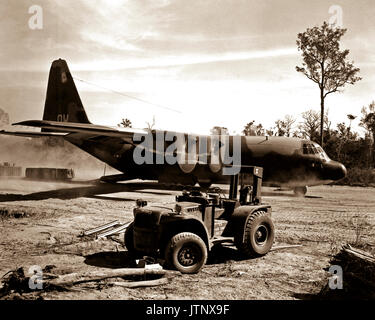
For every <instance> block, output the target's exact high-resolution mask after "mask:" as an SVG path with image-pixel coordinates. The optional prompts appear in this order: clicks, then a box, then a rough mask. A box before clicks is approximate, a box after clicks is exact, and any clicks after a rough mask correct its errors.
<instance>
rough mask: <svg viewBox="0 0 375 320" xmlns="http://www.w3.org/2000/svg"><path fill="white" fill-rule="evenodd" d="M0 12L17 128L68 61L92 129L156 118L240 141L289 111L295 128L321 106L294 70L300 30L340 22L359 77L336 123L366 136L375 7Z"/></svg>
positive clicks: (3, 75)
mask: <svg viewBox="0 0 375 320" xmlns="http://www.w3.org/2000/svg"><path fill="white" fill-rule="evenodd" d="M34 5H37V6H38V8H41V9H42V15H40V11H34V10H33V6H34ZM38 10H39V9H38ZM0 13H1V20H0V40H1V49H0V108H1V109H3V110H5V111H6V112H8V113H9V117H10V121H11V122H17V121H22V120H28V119H41V118H42V114H43V107H44V100H45V92H46V88H47V79H48V72H49V68H50V65H51V63H52V61H53V60H55V59H58V58H62V59H65V60H66V61H67V63H68V65H69V69H70V71H71V73H72V75H73V77H74V78H75V79H76V80H75V82H76V86H77V89H78V91H79V93H80V97H81V100H82V102H83V105H84V107H85V110H86V113H87V115H88V117H89V119H90V121H91V122H92V123H95V124H102V125H109V126H116V125H117V124H118V123H119V122H120V121H121V119H122V118H128V119H130V120H131V121H132V123H133V126H134V127H138V128H144V127H147V123H149V124H151V123H152V122H153V119H154V120H155V125H154V128H157V129H165V130H177V131H184V132H194V133H202V134H207V133H209V132H210V129H211V128H212V127H213V126H224V127H227V128H228V129H229V131H230V133H232V134H239V133H241V131H242V130H243V128H244V126H245V125H246V124H247V123H248V122H250V121H253V120H255V122H256V123H262V125H263V127H265V128H270V127H272V126H274V122H275V121H276V120H278V119H282V118H284V117H285V115H292V116H293V117H295V118H296V120H297V121H296V124H298V122H299V121H301V113H302V112H304V111H307V110H309V109H314V110H316V111H319V110H320V100H319V89H318V87H317V85H316V84H315V83H313V82H312V81H311V80H309V79H307V78H306V77H305V76H304V75H303V74H301V73H298V72H297V71H296V70H295V67H296V66H297V65H301V62H302V59H301V53H300V52H298V50H297V45H296V39H297V34H298V33H299V32H303V31H305V30H306V29H307V28H311V27H313V26H320V25H321V24H322V23H323V21H330V19H336V18H338V20H337V19H336V21H339V23H342V26H343V27H344V28H347V32H346V34H345V35H344V37H343V38H342V40H341V48H343V49H349V50H350V54H349V60H353V61H354V65H355V66H356V67H359V68H360V70H361V71H360V76H361V77H362V80H361V81H360V82H358V83H356V84H355V85H347V86H345V88H344V90H343V92H340V93H334V94H331V95H329V96H328V97H327V99H326V107H328V110H329V117H330V120H331V122H332V127H334V126H335V125H336V124H337V123H339V122H345V123H346V124H349V120H348V118H347V114H353V115H356V116H357V118H356V119H355V120H354V121H353V124H352V126H353V128H354V129H355V130H358V132H360V133H361V132H363V129H361V128H359V127H358V122H359V119H360V116H361V108H362V107H363V106H367V105H368V104H370V103H371V102H372V101H373V100H375V90H374V89H375V72H374V71H375V41H374V36H373V35H374V32H375V19H373V17H374V16H375V5H374V2H373V0H358V1H338V0H337V1H323V0H318V1H307V0H284V1H278V0H190V1H186V0H111V1H104V0H96V1H94V0H84V1H77V0H63V1H57V0H55V1H53V0H28V1H27V0H17V1H9V0H8V1H5V0H4V1H1V2H0ZM37 13H39V14H38V15H36V14H37ZM36 17H38V20H35V18H36ZM40 17H42V20H41V19H40ZM36 25H37V27H38V28H35V26H36ZM33 28H34V29H33ZM39 28H40V29H39ZM80 80H84V82H83V81H80ZM129 96H131V97H135V98H138V99H140V100H143V101H147V102H150V103H145V102H143V101H140V100H136V99H131V98H129Z"/></svg>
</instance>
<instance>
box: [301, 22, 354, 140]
mask: <svg viewBox="0 0 375 320" xmlns="http://www.w3.org/2000/svg"><path fill="white" fill-rule="evenodd" d="M345 32H346V29H343V28H340V27H333V26H331V25H329V24H328V23H327V22H324V23H323V25H322V26H321V27H314V28H308V29H307V30H306V31H305V32H302V33H299V34H298V36H297V37H298V39H297V46H298V50H299V51H302V58H303V62H302V67H298V66H297V67H296V70H297V71H298V72H301V73H303V74H304V75H305V76H306V77H307V78H308V79H310V80H312V81H313V82H315V83H316V84H317V85H318V86H319V90H320V144H321V146H323V135H324V128H323V125H324V114H325V113H324V100H325V98H326V97H327V95H329V94H331V93H334V92H339V89H340V88H341V87H344V86H345V85H346V84H354V83H356V82H357V81H359V80H361V78H360V77H358V76H357V73H358V72H359V68H355V67H354V64H353V62H349V61H347V57H348V54H349V50H347V49H346V50H342V51H341V50H340V44H339V42H340V39H341V37H342V36H343V35H344V34H345Z"/></svg>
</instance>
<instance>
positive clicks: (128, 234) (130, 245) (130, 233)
mask: <svg viewBox="0 0 375 320" xmlns="http://www.w3.org/2000/svg"><path fill="white" fill-rule="evenodd" d="M124 242H125V247H126V249H127V250H128V252H129V253H130V254H131V255H133V256H136V255H138V254H139V253H138V251H137V250H135V248H134V222H132V223H131V224H130V225H129V226H128V227H127V228H126V230H125V235H124Z"/></svg>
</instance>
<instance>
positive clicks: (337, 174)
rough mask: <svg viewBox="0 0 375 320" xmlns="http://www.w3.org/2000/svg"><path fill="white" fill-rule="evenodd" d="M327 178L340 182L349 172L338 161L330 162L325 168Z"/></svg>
mask: <svg viewBox="0 0 375 320" xmlns="http://www.w3.org/2000/svg"><path fill="white" fill-rule="evenodd" d="M325 169H326V170H325V171H326V175H327V178H328V179H330V180H340V179H343V178H345V177H346V174H347V170H346V168H345V166H344V165H343V164H342V163H340V162H337V161H330V162H329V163H327V166H326V168H325Z"/></svg>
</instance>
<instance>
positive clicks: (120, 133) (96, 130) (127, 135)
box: [0, 120, 147, 144]
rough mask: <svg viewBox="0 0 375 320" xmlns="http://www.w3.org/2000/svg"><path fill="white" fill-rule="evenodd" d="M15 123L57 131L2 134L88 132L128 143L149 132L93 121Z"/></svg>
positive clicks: (35, 135) (0, 132)
mask: <svg viewBox="0 0 375 320" xmlns="http://www.w3.org/2000/svg"><path fill="white" fill-rule="evenodd" d="M13 125H20V126H28V127H37V128H43V129H49V130H53V131H57V132H27V131H4V130H3V131H0V134H6V135H16V136H24V137H46V136H64V135H67V134H70V133H86V134H93V135H104V136H108V137H116V138H122V139H123V140H125V141H126V142H127V143H130V144H133V135H134V134H135V133H140V134H147V131H146V130H142V129H132V128H120V127H119V128H116V127H107V126H101V125H94V124H91V123H74V122H59V121H47V120H27V121H22V122H18V123H13Z"/></svg>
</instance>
